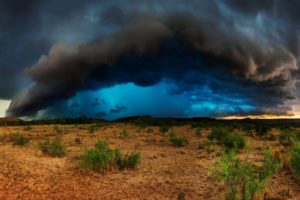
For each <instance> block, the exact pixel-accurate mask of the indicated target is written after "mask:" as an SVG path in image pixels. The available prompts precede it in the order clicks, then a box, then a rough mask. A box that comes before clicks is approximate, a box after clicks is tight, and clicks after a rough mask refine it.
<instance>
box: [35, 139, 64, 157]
mask: <svg viewBox="0 0 300 200" xmlns="http://www.w3.org/2000/svg"><path fill="white" fill-rule="evenodd" d="M38 148H39V149H40V150H41V151H42V152H43V154H46V155H48V156H51V157H63V156H65V154H66V150H65V146H64V145H63V144H62V142H61V140H60V139H59V138H55V139H54V140H52V141H51V140H49V139H48V138H47V139H45V140H44V141H42V142H40V143H38Z"/></svg>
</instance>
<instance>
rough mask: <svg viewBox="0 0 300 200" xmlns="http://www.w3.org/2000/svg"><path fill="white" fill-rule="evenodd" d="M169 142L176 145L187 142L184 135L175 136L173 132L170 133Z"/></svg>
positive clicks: (182, 144) (179, 145) (180, 145)
mask: <svg viewBox="0 0 300 200" xmlns="http://www.w3.org/2000/svg"><path fill="white" fill-rule="evenodd" d="M170 142H171V143H172V144H173V145H174V146H176V147H183V146H185V145H187V144H188V143H189V141H188V139H187V137H186V136H184V135H182V136H176V135H175V134H171V135H170Z"/></svg>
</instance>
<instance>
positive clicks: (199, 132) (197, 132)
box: [195, 127, 201, 138]
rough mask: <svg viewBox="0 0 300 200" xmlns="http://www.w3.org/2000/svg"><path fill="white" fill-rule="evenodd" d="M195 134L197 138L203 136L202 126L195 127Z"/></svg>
mask: <svg viewBox="0 0 300 200" xmlns="http://www.w3.org/2000/svg"><path fill="white" fill-rule="evenodd" d="M195 136H196V137H197V138H200V137H201V128H199V127H197V128H195Z"/></svg>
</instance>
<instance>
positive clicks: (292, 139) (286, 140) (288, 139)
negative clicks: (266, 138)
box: [279, 129, 298, 146]
mask: <svg viewBox="0 0 300 200" xmlns="http://www.w3.org/2000/svg"><path fill="white" fill-rule="evenodd" d="M279 141H280V143H281V144H283V145H287V146H294V145H295V144H296V143H297V141H298V138H297V134H296V133H295V132H294V131H293V130H291V129H283V130H281V131H280V135H279Z"/></svg>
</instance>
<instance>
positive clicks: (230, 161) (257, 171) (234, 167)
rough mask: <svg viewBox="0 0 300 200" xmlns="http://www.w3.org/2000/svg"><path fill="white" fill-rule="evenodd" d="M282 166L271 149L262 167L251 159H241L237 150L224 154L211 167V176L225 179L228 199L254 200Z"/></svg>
mask: <svg viewBox="0 0 300 200" xmlns="http://www.w3.org/2000/svg"><path fill="white" fill-rule="evenodd" d="M281 168H282V165H281V163H279V161H277V160H276V159H275V158H274V157H273V156H272V153H271V151H267V152H266V153H265V156H264V160H263V163H262V166H261V167H255V165H254V163H253V162H251V161H241V160H240V158H239V157H238V155H237V154H236V153H235V151H230V152H229V153H227V154H224V155H223V156H222V158H221V160H220V161H217V162H216V163H215V164H214V166H213V168H212V169H211V176H213V177H215V178H217V179H220V180H223V181H225V183H226V185H227V186H228V191H227V195H226V199H230V200H231V199H233V200H253V199H255V197H256V195H258V193H259V192H261V191H262V190H263V189H264V188H265V184H266V181H267V180H268V178H269V177H271V176H272V175H273V174H274V173H276V172H277V171H279V170H280V169H281Z"/></svg>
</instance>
